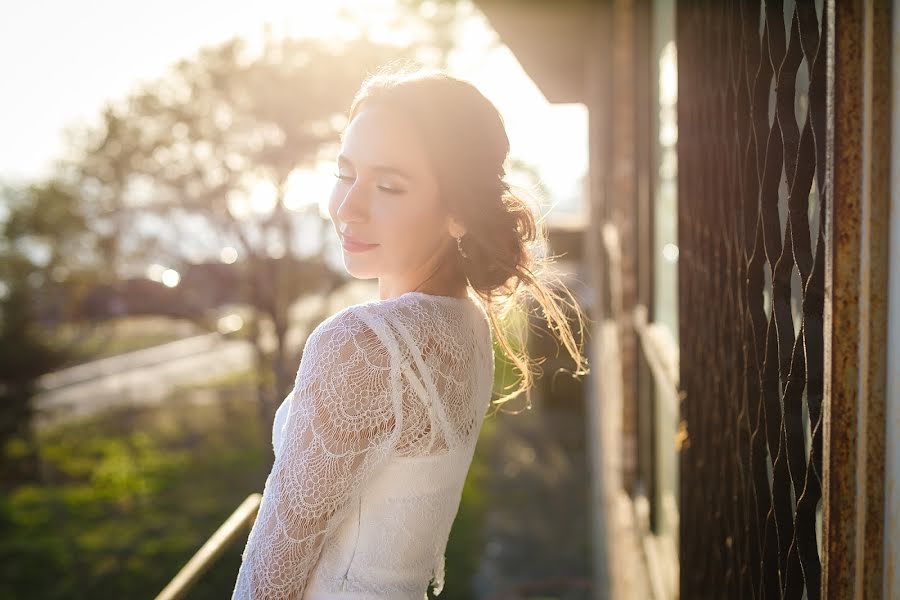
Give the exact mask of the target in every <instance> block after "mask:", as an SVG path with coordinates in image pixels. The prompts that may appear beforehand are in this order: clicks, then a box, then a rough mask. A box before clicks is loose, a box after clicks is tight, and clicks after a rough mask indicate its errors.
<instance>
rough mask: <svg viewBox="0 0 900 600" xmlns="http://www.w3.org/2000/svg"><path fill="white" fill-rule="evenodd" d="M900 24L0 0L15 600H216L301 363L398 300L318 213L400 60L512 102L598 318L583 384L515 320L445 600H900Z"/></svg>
mask: <svg viewBox="0 0 900 600" xmlns="http://www.w3.org/2000/svg"><path fill="white" fill-rule="evenodd" d="M897 4H898V3H897V2H871V1H868V2H867V1H865V0H848V1H846V2H844V1H840V2H838V1H837V0H783V1H774V0H772V1H763V0H748V1H742V2H737V1H732V0H727V1H726V0H722V1H717V2H702V1H697V0H677V1H676V0H554V1H550V0H543V1H542V0H474V1H473V0H356V1H352V2H351V1H349V0H334V1H332V2H317V1H313V0H303V1H296V0H295V1H288V0H283V1H275V0H258V1H257V2H253V3H249V2H241V3H238V2H233V1H225V2H216V3H213V2H209V1H201V0H197V1H194V2H180V3H176V2H174V1H173V0H158V1H157V2H154V3H147V2H136V1H134V0H118V1H112V0H93V1H88V0H70V1H68V2H51V1H49V0H34V1H32V2H28V3H19V4H10V3H5V4H3V5H2V7H0V82H2V86H3V93H2V101H0V102H2V105H0V106H2V110H0V598H2V599H5V598H29V599H32V598H34V599H62V598H79V599H80V598H128V599H131V598H136V599H139V598H157V597H159V598H177V597H188V598H197V599H201V598H223V597H228V596H229V594H230V592H231V590H232V587H233V585H234V581H235V579H236V576H237V570H238V566H239V563H240V551H241V549H242V548H243V545H244V543H245V541H246V534H247V532H248V529H249V525H250V524H251V523H252V520H253V518H254V510H255V503H258V495H257V494H258V493H259V492H261V491H262V487H263V484H264V481H265V477H266V474H267V473H268V471H269V469H270V467H271V461H272V451H271V427H272V420H273V417H274V411H275V408H276V407H277V406H278V404H279V402H280V401H281V400H282V399H283V398H284V397H285V396H286V395H287V394H288V393H289V391H290V388H291V385H292V384H293V379H294V375H295V372H296V369H297V367H298V365H299V362H300V352H301V350H302V347H303V344H304V342H305V340H306V337H307V336H308V335H309V333H310V332H311V331H312V330H313V328H314V327H315V326H316V325H317V324H318V323H320V322H321V321H322V319H324V318H325V317H327V316H329V315H331V314H333V313H334V312H336V311H337V310H340V309H341V308H343V307H345V306H347V305H349V304H352V303H357V302H360V301H367V300H371V299H374V298H376V297H377V283H376V282H374V281H358V280H352V279H349V278H348V277H347V275H346V273H345V272H344V270H343V268H342V265H341V250H340V247H339V245H338V244H337V243H336V242H337V240H336V239H335V238H334V235H333V233H332V232H333V229H332V225H331V223H330V222H329V221H328V218H327V211H326V210H325V204H326V203H327V199H328V195H329V193H330V190H331V186H332V183H333V177H332V174H333V171H334V163H333V161H334V160H335V158H336V153H337V149H338V134H339V132H340V131H341V130H342V129H343V127H344V126H345V125H346V121H345V117H344V114H345V113H346V111H347V110H348V108H349V106H350V101H351V99H352V96H353V94H354V92H355V91H356V90H357V88H358V87H359V85H360V84H361V83H362V81H363V79H364V78H365V75H366V73H367V72H370V71H371V70H373V69H375V68H376V67H378V66H380V65H382V64H384V63H386V62H388V61H391V60H394V59H397V58H402V59H412V60H416V61H419V62H420V63H421V64H423V65H425V66H437V67H442V68H444V69H446V70H447V71H448V72H449V73H451V74H452V75H456V76H458V77H462V78H464V79H467V80H469V81H471V82H472V83H474V84H475V85H476V86H477V87H478V88H479V89H481V90H482V92H483V93H484V94H485V95H486V96H487V97H488V98H489V99H490V100H491V101H493V102H494V104H495V105H496V106H497V107H498V109H499V110H500V112H501V114H502V115H503V118H504V121H505V124H506V127H507V132H508V134H509V138H510V142H511V154H510V160H509V165H508V168H507V172H508V173H509V180H510V183H511V184H512V185H513V186H514V187H515V188H516V189H517V190H518V191H520V192H521V193H522V194H523V195H524V196H525V197H527V198H528V199H529V200H530V201H531V202H532V203H533V207H534V209H535V210H536V211H537V212H539V213H540V215H541V216H542V218H544V223H545V225H546V228H547V231H548V234H549V239H548V247H547V248H546V250H547V251H549V252H550V253H551V254H552V255H554V256H557V257H558V259H557V261H556V263H555V269H556V271H557V274H558V275H559V277H560V278H561V279H562V280H563V281H564V282H565V283H566V284H567V285H568V286H569V288H570V289H571V290H572V291H573V292H574V294H575V297H576V299H577V300H578V301H579V303H580V304H581V305H582V307H583V308H584V309H585V311H586V313H587V314H588V317H589V319H590V321H589V323H587V324H586V327H585V328H584V330H583V331H581V332H579V333H580V335H579V341H582V342H583V343H584V347H585V350H586V353H587V356H588V360H589V361H590V366H591V373H590V374H589V375H588V376H587V377H584V378H582V379H574V378H572V377H570V375H569V374H568V373H566V372H565V370H569V371H570V370H571V369H572V367H573V363H572V361H571V360H570V359H569V357H568V356H567V355H566V353H565V351H564V350H563V349H561V348H560V347H559V345H558V344H556V343H555V342H554V340H553V337H552V336H551V335H549V332H548V331H547V330H546V322H545V321H542V320H541V319H540V318H537V317H536V315H534V314H529V313H528V312H527V311H524V310H523V311H521V312H519V313H515V314H514V315H513V316H512V317H511V319H510V321H509V322H508V324H507V326H508V327H510V328H513V329H515V330H516V331H518V332H522V331H526V332H527V333H526V334H525V335H522V336H521V338H519V339H518V343H520V344H526V345H527V347H528V350H529V352H530V354H531V355H532V356H533V357H534V358H535V359H536V360H542V361H543V362H541V369H542V373H543V376H541V377H539V378H538V379H537V380H536V384H535V386H534V388H533V389H532V390H531V393H530V394H529V396H528V398H526V397H524V396H523V397H521V398H520V399H517V400H516V401H513V402H512V403H511V404H512V406H507V407H506V408H507V411H506V412H501V413H498V414H496V415H495V416H493V417H490V418H488V419H486V420H485V424H484V428H483V430H482V432H481V437H480V439H479V442H478V445H477V447H476V451H475V456H474V460H473V463H472V468H471V471H470V473H469V476H468V479H467V481H466V485H465V488H464V491H463V498H462V503H461V505H460V510H459V514H458V516H457V519H456V521H455V522H454V525H453V529H452V531H451V534H450V539H449V545H448V548H447V562H446V564H447V569H446V576H447V581H446V586H445V588H444V590H443V591H442V593H441V594H440V598H442V599H445V600H454V599H469V598H475V599H479V600H482V599H491V600H500V599H504V600H523V599H528V600H551V599H553V600H574V599H582V598H591V599H595V600H598V599H604V600H605V599H610V598H612V599H615V600H623V599H635V600H649V599H652V600H674V599H676V598H682V599H685V600H693V599H697V598H716V599H719V598H728V599H732V598H746V599H749V598H797V599H804V598H809V599H813V598H820V597H825V598H850V597H866V598H900V579H898V575H897V574H898V573H900V545H898V544H900V542H898V540H900V486H898V485H897V480H898V478H900V373H898V369H897V365H900V259H898V257H900V204H898V203H900V175H898V174H900V167H898V165H900V159H898V158H897V157H900V142H898V140H900V100H898V99H900V94H898V93H897V88H898V86H897V85H896V82H897V81H900V61H896V60H892V59H891V56H894V57H896V56H898V55H900V8H898V7H897ZM836 199H839V200H840V201H835V200H836ZM576 325H577V324H576V323H575V322H574V320H573V326H576ZM526 326H528V327H526ZM576 329H577V327H576ZM514 337H518V336H514ZM561 350H562V351H561ZM495 356H496V360H497V362H496V364H497V370H496V379H495V391H497V392H498V394H501V395H502V394H503V393H504V392H505V391H508V389H509V387H508V386H510V385H512V384H514V383H515V381H516V379H517V373H516V371H515V369H514V368H512V366H511V365H510V364H509V363H508V361H506V360H505V359H504V358H503V356H502V355H501V353H500V352H499V349H498V348H495ZM561 370H562V371H561ZM526 400H530V402H531V406H532V408H531V409H529V410H524V407H525V406H526ZM214 532H218V534H217V535H216V536H213V534H214ZM201 548H203V550H202V551H200V552H199V554H196V553H198V550H200V549H201ZM198 561H199V562H198ZM176 575H177V576H176ZM164 589H165V590H166V592H165V593H164V594H161V595H160V592H162V591H163V590H164ZM429 594H431V591H430V590H429Z"/></svg>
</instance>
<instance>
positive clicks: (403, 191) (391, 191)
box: [334, 173, 406, 195]
mask: <svg viewBox="0 0 900 600" xmlns="http://www.w3.org/2000/svg"><path fill="white" fill-rule="evenodd" d="M334 176H335V177H337V178H338V179H340V180H341V181H351V180H353V179H354V177H348V176H347V175H341V174H340V173H334ZM378 189H379V190H381V191H383V192H386V193H388V194H394V195H399V194H403V193H405V192H406V190H392V189H390V188H386V187H383V186H380V185H379V186H378Z"/></svg>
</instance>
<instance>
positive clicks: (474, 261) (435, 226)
mask: <svg viewBox="0 0 900 600" xmlns="http://www.w3.org/2000/svg"><path fill="white" fill-rule="evenodd" d="M341 141H342V146H341V150H340V154H339V156H338V164H337V168H338V171H337V173H336V174H335V175H336V176H337V178H338V181H337V182H336V183H335V187H334V191H333V193H332V195H331V200H330V204H329V211H330V214H331V218H332V220H333V223H334V227H335V231H336V233H337V235H338V236H339V238H340V240H341V242H342V245H343V249H344V261H345V266H346V269H347V271H348V272H349V273H350V274H351V275H352V276H354V277H357V278H361V279H370V278H376V277H377V278H378V284H379V299H378V300H374V301H371V302H366V303H362V304H356V305H352V306H350V307H348V308H345V309H343V310H342V311H340V312H338V313H336V314H334V315H332V316H331V317H329V318H327V319H326V320H325V321H324V322H322V323H321V324H319V325H318V326H317V327H316V329H315V330H314V331H313V333H312V334H311V335H310V337H309V338H308V340H307V342H306V345H305V347H304V352H303V357H302V359H301V361H300V367H299V369H298V372H297V377H296V381H295V385H294V388H293V391H292V392H291V394H289V395H288V397H287V398H285V400H284V402H283V403H282V405H281V406H280V408H279V409H278V411H277V413H276V416H275V423H274V426H273V447H274V451H275V462H274V465H273V467H272V471H271V473H270V474H269V476H268V478H267V480H266V485H265V489H264V492H263V499H262V503H261V505H260V509H259V514H258V516H257V518H256V522H255V524H254V526H253V529H252V530H251V532H250V536H249V539H248V540H247V545H246V547H245V549H244V552H243V563H242V564H241V568H240V572H239V573H238V578H237V584H236V586H235V589H234V595H233V598H235V599H241V600H243V599H251V598H252V599H262V598H266V599H275V598H279V599H280V598H304V599H307V600H326V599H337V598H360V599H362V598H365V599H383V600H404V599H410V600H412V599H415V600H419V599H421V598H423V597H426V592H427V588H428V584H429V582H433V585H434V588H433V591H434V593H435V594H439V593H440V591H441V589H442V587H443V582H444V551H445V548H446V544H447V539H448V536H449V533H450V528H451V525H452V524H453V520H454V518H455V516H456V513H457V509H458V507H459V501H460V497H461V493H462V486H463V482H464V480H465V478H466V473H467V471H468V468H469V465H470V463H471V460H472V455H473V452H474V448H475V443H476V441H477V439H478V433H479V430H480V428H481V424H482V421H483V418H484V416H485V413H486V411H487V409H488V408H489V406H490V404H491V396H492V394H491V392H492V387H493V386H492V384H493V368H494V353H493V343H492V342H493V340H492V329H493V332H494V334H495V335H496V336H497V339H498V341H499V343H500V345H501V346H502V347H503V348H504V349H505V351H506V352H507V353H508V354H509V356H510V357H511V359H512V360H513V362H514V363H515V364H516V365H517V366H518V367H519V370H520V372H521V373H522V386H521V387H520V388H519V390H518V391H517V392H516V393H513V394H510V395H508V396H506V397H504V398H501V399H499V400H497V401H495V402H494V404H499V403H501V402H503V401H505V400H508V399H509V398H511V397H514V396H515V395H517V394H518V393H521V392H522V391H524V390H525V389H527V388H528V386H529V384H530V382H531V375H530V372H529V369H528V366H529V361H528V359H527V356H524V355H519V354H518V353H517V352H516V351H515V350H514V348H513V347H512V345H511V344H510V343H509V342H508V340H507V338H506V335H505V334H504V332H503V329H501V326H500V324H501V321H502V318H503V316H504V315H505V314H506V313H507V311H508V310H509V309H510V308H511V307H512V306H514V305H515V304H516V302H517V299H518V298H520V297H521V296H522V294H523V293H525V292H529V293H530V295H531V297H533V298H534V299H536V300H537V302H538V304H540V305H541V307H542V308H543V310H544V314H545V316H546V318H547V321H548V323H549V324H550V325H551V329H553V330H555V331H557V332H558V334H559V336H560V338H561V340H562V341H563V343H564V344H565V346H566V348H567V349H568V350H569V352H570V354H571V355H572V356H573V357H574V358H575V359H576V363H577V366H578V370H577V374H583V373H586V372H587V371H586V370H584V369H583V367H584V364H585V363H584V358H583V356H582V354H581V352H580V349H579V347H578V346H577V345H576V342H575V338H574V336H573V334H572V331H571V329H570V327H569V324H568V321H567V319H566V317H565V314H564V312H563V310H562V307H561V304H564V303H562V302H561V301H560V298H559V296H557V295H556V293H555V292H554V291H553V290H552V288H551V287H550V286H549V285H548V284H547V283H545V282H543V281H541V278H540V277H539V276H537V275H535V271H534V267H535V266H536V264H538V263H539V262H540V261H539V260H538V258H537V257H536V256H535V255H533V254H532V252H531V249H530V247H529V246H530V244H531V243H533V242H535V241H539V240H537V237H538V236H537V230H536V226H535V218H534V215H533V214H532V213H531V211H530V210H529V208H528V207H527V205H526V204H525V203H524V202H522V201H521V200H520V199H519V198H517V197H516V196H515V195H513V194H512V193H510V191H509V186H508V185H507V184H506V183H505V182H504V181H503V176H504V167H503V163H504V161H505V159H506V155H507V152H508V150H509V141H508V139H507V136H506V132H505V131H504V126H503V121H502V118H501V117H500V114H499V113H498V112H497V110H496V108H495V107H494V106H493V105H492V104H491V102H489V101H488V100H487V99H486V98H485V97H484V96H483V95H481V93H480V92H479V91H478V90H477V89H476V88H475V87H473V86H472V85H471V84H469V83H466V82H464V81H461V80H458V79H455V78H452V77H449V76H447V75H446V74H444V73H442V72H439V71H412V72H409V71H403V70H395V71H391V70H387V69H382V70H381V71H379V72H377V73H376V74H374V75H372V76H370V77H369V78H368V79H367V80H366V81H365V83H364V84H363V86H362V88H361V89H360V90H359V92H358V93H357V95H356V97H355V99H354V101H353V103H352V105H351V108H350V114H349V122H348V126H347V128H346V130H345V131H344V133H343V135H342V140H341ZM562 289H565V288H564V287H563V288H562ZM567 295H568V297H569V298H570V299H571V298H572V296H571V294H569V293H568V292H567ZM565 304H567V305H568V306H572V307H574V308H576V314H577V315H578V320H579V323H582V317H581V313H580V312H579V311H578V310H577V304H576V303H574V299H573V301H572V304H568V303H565ZM492 326H493V327H492Z"/></svg>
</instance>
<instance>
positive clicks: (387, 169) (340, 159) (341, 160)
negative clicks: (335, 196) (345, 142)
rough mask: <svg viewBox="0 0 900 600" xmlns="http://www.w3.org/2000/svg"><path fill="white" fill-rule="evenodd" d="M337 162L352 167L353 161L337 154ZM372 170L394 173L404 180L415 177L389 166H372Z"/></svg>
mask: <svg viewBox="0 0 900 600" xmlns="http://www.w3.org/2000/svg"><path fill="white" fill-rule="evenodd" d="M337 162H338V164H340V163H348V164H349V165H350V166H353V161H351V160H350V159H349V158H347V157H346V156H344V155H343V154H338V157H337ZM372 169H374V170H375V171H380V172H382V173H394V174H396V175H399V176H401V177H405V178H406V179H409V180H415V177H413V176H412V175H411V174H409V173H408V172H407V171H404V170H403V169H401V168H399V167H394V166H391V165H372Z"/></svg>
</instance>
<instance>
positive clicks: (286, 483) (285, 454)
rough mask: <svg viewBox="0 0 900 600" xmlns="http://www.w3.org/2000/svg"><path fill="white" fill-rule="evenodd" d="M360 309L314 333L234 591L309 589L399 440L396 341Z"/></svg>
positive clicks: (249, 594)
mask: <svg viewBox="0 0 900 600" xmlns="http://www.w3.org/2000/svg"><path fill="white" fill-rule="evenodd" d="M358 309H359V307H357V306H352V307H350V308H349V309H345V310H344V311H342V312H340V313H338V314H337V315H334V316H333V317H332V318H330V319H328V320H326V321H325V322H323V323H322V324H320V325H319V327H317V328H316V330H315V331H314V332H313V333H312V335H310V337H309V338H308V340H307V343H306V346H305V348H304V352H303V357H302V359H301V361H300V367H299V369H298V371H297V377H296V380H295V384H294V389H293V391H292V392H291V393H292V397H291V399H290V402H289V408H288V416H287V420H286V422H285V426H284V429H283V435H282V439H281V444H280V446H279V448H278V452H276V457H275V462H274V464H273V466H272V470H271V472H270V473H269V475H268V477H267V479H266V483H265V487H264V489H263V497H262V502H261V504H260V508H259V513H258V515H257V518H256V522H255V523H254V525H253V528H252V529H251V531H250V536H249V538H248V539H247V544H246V546H245V548H244V552H243V554H242V559H243V560H242V563H241V567H240V570H239V572H238V577H237V582H236V584H235V589H234V593H233V595H232V599H233V600H251V599H252V600H260V599H264V598H265V599H274V598H279V599H283V598H300V597H302V595H303V591H304V589H305V588H306V582H307V579H308V576H309V574H310V571H311V570H312V569H313V567H314V566H315V564H316V562H317V561H318V559H319V555H320V553H321V550H322V543H323V541H324V539H325V538H326V536H327V535H328V533H329V532H330V531H331V530H332V529H333V528H334V527H337V526H338V525H339V524H340V522H341V519H342V517H343V516H344V515H345V511H346V510H347V509H348V508H349V507H350V506H351V505H352V504H353V503H354V502H355V499H356V498H357V497H358V494H359V491H360V489H361V488H362V487H363V485H364V483H365V481H366V480H367V479H368V478H370V477H371V476H372V475H373V474H374V472H375V471H376V470H377V467H379V466H380V465H381V464H383V462H384V461H385V460H386V459H387V458H388V457H389V456H390V454H391V449H392V447H393V446H394V445H395V444H396V441H397V437H398V434H399V431H400V428H401V419H402V415H401V412H400V410H399V406H400V399H399V391H398V387H399V385H398V381H399V372H400V369H399V365H398V364H397V363H398V360H397V358H396V356H397V351H396V347H395V346H393V344H392V342H391V340H390V338H388V337H386V336H384V335H379V334H377V333H376V329H375V328H373V327H372V326H370V325H369V322H370V321H371V322H372V323H373V324H374V325H375V327H377V328H378V329H381V328H380V327H379V326H378V324H377V323H376V322H375V321H374V320H373V317H370V316H369V315H366V314H365V313H364V311H361V310H358Z"/></svg>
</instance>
